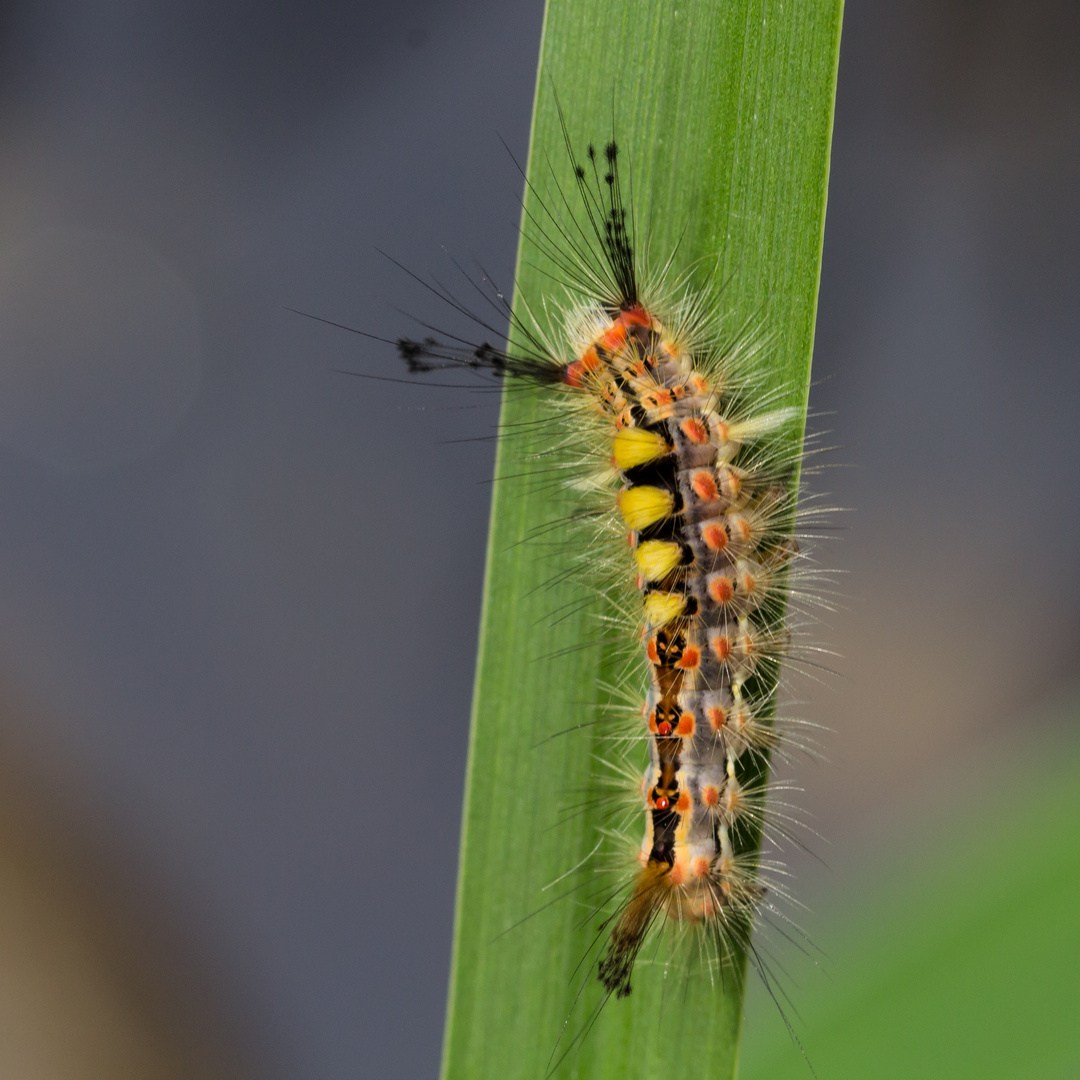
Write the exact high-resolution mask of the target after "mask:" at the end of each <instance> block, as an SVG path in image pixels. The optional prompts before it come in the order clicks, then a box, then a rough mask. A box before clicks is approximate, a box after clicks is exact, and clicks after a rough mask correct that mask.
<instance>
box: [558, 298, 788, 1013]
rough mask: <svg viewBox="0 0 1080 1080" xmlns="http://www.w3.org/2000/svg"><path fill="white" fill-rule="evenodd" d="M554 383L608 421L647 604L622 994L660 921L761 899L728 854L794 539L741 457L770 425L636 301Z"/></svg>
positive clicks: (773, 499) (709, 914)
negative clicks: (638, 818)
mask: <svg viewBox="0 0 1080 1080" xmlns="http://www.w3.org/2000/svg"><path fill="white" fill-rule="evenodd" d="M714 379H715V376H714ZM564 382H565V383H566V385H568V386H570V387H574V388H577V389H580V390H582V391H584V392H586V393H587V394H589V395H591V397H592V398H593V399H594V403H595V406H596V408H597V409H598V410H599V411H600V412H601V413H602V414H603V415H604V417H606V418H607V420H609V421H610V422H611V447H612V464H613V465H614V467H615V469H616V471H617V473H618V476H619V478H620V480H621V490H620V491H619V493H618V496H617V506H618V510H619V513H620V514H621V515H622V518H623V520H624V521H625V523H626V526H627V527H628V529H629V531H630V545H631V548H632V550H633V560H634V569H635V570H636V574H637V585H638V588H639V590H640V592H641V595H642V606H643V613H644V633H643V637H644V641H645V655H646V659H647V662H648V669H649V683H650V685H649V690H648V695H647V698H646V702H645V707H644V715H645V722H646V725H647V728H648V737H649V765H648V768H647V770H646V773H645V781H644V784H643V788H642V790H643V794H644V802H645V817H646V827H645V836H644V839H643V842H642V845H641V849H640V852H639V862H640V865H641V869H640V871H639V872H638V875H637V878H636V880H635V882H634V884H633V886H632V888H631V890H630V894H629V897H628V899H627V900H626V902H625V903H624V904H623V906H622V908H621V910H620V911H619V912H618V913H617V914H616V915H615V917H614V918H613V920H612V926H611V933H610V937H609V938H608V941H607V945H606V948H605V950H604V952H603V954H602V956H601V958H600V962H599V966H598V972H599V976H600V980H601V981H602V982H603V984H604V986H605V987H606V989H607V990H608V991H609V992H612V993H614V994H615V995H616V996H618V997H625V996H626V995H628V994H629V993H630V989H631V973H632V970H633V966H634V961H635V959H636V957H637V955H638V952H639V951H640V949H641V946H642V944H643V943H644V941H645V939H646V937H647V935H648V933H649V930H650V928H651V927H652V925H653V924H654V922H655V921H656V920H657V919H658V918H661V919H665V920H674V921H677V922H683V923H701V922H703V921H706V920H716V919H720V920H725V921H727V922H728V923H730V924H731V926H732V928H733V932H734V931H735V928H737V927H739V925H740V924H739V922H738V920H742V923H741V929H742V931H743V932H745V930H746V929H747V927H748V925H749V918H750V917H752V913H753V909H754V907H755V906H756V904H757V902H758V901H759V900H760V898H761V895H762V893H763V890H762V889H761V888H760V886H759V885H757V884H756V881H755V880H754V878H753V876H752V873H751V872H750V871H748V870H747V869H746V861H745V860H740V859H739V858H737V853H736V849H735V848H736V842H737V833H738V830H739V824H740V820H741V819H742V818H743V817H744V815H747V814H748V807H749V804H750V802H751V801H752V800H751V799H750V798H749V797H748V795H747V793H746V789H745V786H746V783H747V779H746V777H747V776H748V775H749V774H750V773H751V772H752V759H753V757H754V755H755V754H759V755H760V754H762V753H764V752H767V751H768V750H769V749H770V748H771V746H772V743H773V740H774V734H773V731H772V728H771V726H770V725H769V724H768V723H766V722H765V720H764V719H763V717H762V712H763V711H764V708H765V705H766V703H767V702H768V700H769V698H770V692H769V691H770V686H771V683H770V682H768V681H767V680H763V678H762V672H761V667H762V665H763V664H766V663H769V662H775V659H776V656H777V653H778V651H779V649H780V647H781V644H782V640H781V636H780V634H778V633H777V631H776V630H775V628H774V627H773V626H772V622H774V621H775V620H773V619H771V618H770V617H768V616H767V615H766V616H764V617H763V616H762V609H763V607H767V606H768V604H769V602H770V600H771V599H773V598H774V597H776V596H778V595H779V594H780V585H779V584H778V576H779V574H780V571H781V570H782V568H783V566H784V564H785V563H786V561H787V560H788V559H789V558H790V556H791V554H792V553H793V552H794V542H793V541H792V540H791V538H790V537H789V536H784V535H783V534H782V532H781V531H779V530H778V529H777V527H776V522H777V518H778V514H777V510H778V508H779V507H782V506H786V492H785V490H784V488H783V486H782V485H778V484H777V483H775V481H774V480H773V479H771V478H769V479H765V478H764V477H762V476H761V475H760V473H761V470H760V469H759V468H756V467H755V466H754V465H753V463H752V462H751V463H750V464H746V463H745V462H744V459H746V458H747V457H748V455H747V448H748V446H749V445H750V443H752V441H753V439H754V438H755V437H756V436H757V435H758V434H759V433H761V432H764V431H768V430H772V429H774V428H775V426H776V424H777V423H778V422H779V421H778V420H776V419H775V418H772V419H770V418H768V417H766V418H764V419H763V420H761V421H758V422H747V421H733V420H732V419H730V418H728V417H727V416H726V415H725V404H726V403H725V396H724V393H723V392H722V390H721V389H719V388H717V387H714V386H713V385H711V383H710V379H709V378H708V377H707V376H706V375H705V374H704V373H703V372H701V371H698V370H696V368H695V362H694V357H693V356H692V355H690V354H689V353H688V352H687V351H685V350H683V349H680V348H679V347H678V346H677V345H675V344H673V343H672V341H671V340H670V339H669V337H668V335H667V333H666V332H665V329H664V327H663V326H662V325H661V324H660V322H659V321H658V320H657V319H656V318H654V317H653V316H652V315H651V314H650V313H649V312H648V311H646V309H645V308H644V306H642V304H640V303H631V304H628V305H627V306H625V307H624V308H622V309H620V310H618V311H617V312H615V313H614V318H613V319H612V321H611V323H610V325H608V326H606V327H604V328H603V329H602V330H601V332H600V333H599V334H598V335H597V336H596V338H595V340H593V341H592V342H591V343H590V344H589V345H588V347H587V348H586V349H585V350H584V351H583V353H582V354H581V355H580V357H579V358H578V359H576V360H574V361H572V362H571V363H569V364H567V365H566V368H565V375H564ZM736 937H738V934H736Z"/></svg>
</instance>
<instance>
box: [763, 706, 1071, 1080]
mask: <svg viewBox="0 0 1080 1080" xmlns="http://www.w3.org/2000/svg"><path fill="white" fill-rule="evenodd" d="M1054 719H1055V720H1057V723H1056V724H1055V725H1053V726H1051V725H1050V724H1047V723H1045V722H1044V717H1042V716H1040V715H1039V714H1038V710H1037V709H1035V708H1031V709H1025V710H1024V715H1023V719H1022V723H1020V724H1018V725H1017V727H1016V730H1015V737H1014V738H1013V739H1012V740H1011V741H1010V743H1009V744H1004V742H1003V741H1002V740H1001V739H1000V736H992V735H991V736H988V737H993V738H997V739H998V741H999V742H1001V743H1002V745H1001V748H1000V749H1001V751H1002V752H1000V753H999V754H998V755H997V756H996V757H995V758H994V761H993V765H992V766H991V767H989V768H985V767H984V770H983V776H982V777H981V778H980V779H979V781H978V783H972V782H971V780H970V778H967V777H959V778H957V782H958V784H959V785H960V786H961V790H962V792H963V796H962V802H960V805H959V807H956V806H953V807H949V806H948V802H949V801H952V802H953V803H956V802H957V801H958V798H957V795H956V793H954V792H951V791H950V792H946V793H945V794H944V795H943V797H941V798H940V799H939V800H938V802H939V804H940V803H945V804H946V805H945V806H941V805H936V806H927V805H924V803H923V801H922V800H920V799H918V798H914V799H912V800H911V801H910V804H909V805H908V806H907V807H905V813H904V814H903V815H901V816H900V817H899V820H901V821H903V822H904V830H903V834H902V835H898V836H896V837H892V838H889V841H890V842H888V843H882V845H881V852H880V858H879V859H877V860H875V864H874V865H873V866H872V868H871V871H870V873H868V874H866V875H865V877H864V879H863V880H862V881H860V880H858V879H857V878H856V879H849V880H846V881H844V882H843V888H842V890H840V889H836V890H833V891H834V895H832V896H831V897H829V898H828V902H827V903H824V904H819V905H816V906H818V907H819V908H820V910H821V916H820V918H819V925H818V926H817V927H816V930H815V937H816V938H817V939H818V942H819V943H820V945H821V946H822V948H823V949H824V951H825V953H826V954H827V956H828V957H829V960H828V962H827V967H828V972H829V977H828V978H827V979H826V978H820V979H815V980H813V984H814V985H813V993H808V994H807V995H806V1000H805V1001H804V1002H803V1003H802V1004H803V1006H804V1007H803V1008H802V1010H801V1011H802V1016H803V1024H802V1027H803V1028H804V1029H805V1033H806V1047H807V1052H808V1053H809V1054H810V1057H811V1060H812V1061H813V1062H814V1065H815V1067H816V1068H817V1069H818V1071H819V1073H820V1074H821V1075H822V1076H827V1077H829V1078H830V1080H863V1078H864V1077H868V1076H872V1077H873V1078H874V1080H908V1078H910V1077H914V1076H918V1077H928V1078H938V1077H941V1078H945V1077H947V1078H948V1080H1007V1078H1008V1080H1011V1078H1014V1077H1024V1078H1025V1080H1036V1078H1037V1080H1043V1078H1045V1080H1051V1078H1057V1077H1067V1076H1080V1023H1078V1022H1077V1019H1078V1009H1077V993H1076V973H1077V971H1078V970H1080V918H1077V910H1076V909H1077V905H1076V897H1077V896H1078V895H1080V840H1078V838H1080V745H1078V744H1077V743H1076V739H1075V735H1073V733H1074V732H1076V730H1077V727H1078V725H1077V721H1078V720H1080V702H1076V701H1075V700H1074V701H1072V702H1070V703H1069V708H1068V715H1067V716H1061V717H1055V718H1054ZM1063 721H1064V722H1063ZM1066 740H1068V741H1066ZM1032 741H1035V744H1036V753H1035V754H1032V752H1031V746H1030V743H1031V742H1032ZM1040 744H1041V745H1040ZM879 840H880V837H879ZM808 982H809V980H808ZM807 989H809V988H807ZM768 1005H769V1003H767V1002H764V1001H759V1000H756V999H755V1001H754V1002H753V1009H752V1017H753V1020H754V1023H753V1025H752V1027H751V1026H750V1025H748V1027H749V1028H750V1030H749V1031H748V1034H747V1040H746V1042H747V1046H746V1055H745V1061H744V1068H743V1072H744V1074H745V1076H746V1078H747V1080H751V1078H753V1080H789V1078H790V1080H805V1077H806V1071H805V1068H800V1062H798V1061H791V1060H790V1056H789V1055H787V1054H785V1053H784V1052H783V1051H784V1050H786V1049H787V1047H786V1046H785V1043H786V1042H787V1040H786V1037H785V1034H784V1032H783V1029H782V1028H778V1025H777V1024H776V1022H775V1021H774V1018H773V1016H772V1010H771V1009H770V1008H769V1007H768Z"/></svg>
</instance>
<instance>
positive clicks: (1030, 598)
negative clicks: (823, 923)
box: [0, 0, 1080, 1080]
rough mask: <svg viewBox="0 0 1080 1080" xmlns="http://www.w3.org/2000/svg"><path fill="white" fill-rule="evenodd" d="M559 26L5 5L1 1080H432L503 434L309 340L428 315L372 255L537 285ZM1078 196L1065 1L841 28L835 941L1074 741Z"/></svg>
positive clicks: (501, 10)
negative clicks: (879, 869) (902, 869)
mask: <svg viewBox="0 0 1080 1080" xmlns="http://www.w3.org/2000/svg"><path fill="white" fill-rule="evenodd" d="M541 16H542V5H541V3H540V0H528V2H524V0H519V2H517V3H505V2H504V3H497V2H494V0H463V2H460V3H434V2H429V3H425V2H423V0H401V2H399V3H397V4H396V5H394V6H393V7H390V6H388V5H383V4H379V5H375V4H370V5H368V4H363V3H359V4H358V3H351V4H341V3H335V2H329V0H327V2H323V3H319V2H314V3H307V4H305V5H300V4H289V3H276V4H274V3H271V4H266V3H263V4H254V3H239V2H229V0H221V2H215V3H210V2H208V0H187V2H183V3H159V4H154V5H144V4H136V3H131V2H124V0H118V2H112V3H100V4H96V5H95V4H84V3H77V2H68V3H62V2H55V0H54V2H46V0H38V2H35V3H33V4H31V3H27V2H21V3H19V2H16V3H12V4H8V5H7V6H6V7H5V8H4V10H3V14H2V15H0V125H2V146H3V153H2V155H0V506H2V510H0V788H2V790H3V798H2V799H0V1073H2V1074H3V1075H5V1076H6V1075H13V1076H14V1075H18V1076H20V1077H22V1078H27V1080H34V1078H37V1077H42V1078H46V1077H54V1076H58V1077H59V1076H62V1077H65V1078H74V1080H82V1078H83V1077H99V1076H100V1077H110V1078H119V1077H127V1076H131V1077H157V1076H160V1077H162V1078H164V1077H173V1076H177V1077H180V1076H193V1075H200V1076H233V1077H236V1076H245V1075H247V1076H252V1077H255V1076H258V1077H266V1078H270V1080H275V1078H284V1077H310V1078H313V1080H345V1078H354V1077H383V1076H390V1075H395V1076H403V1077H414V1076H415V1077H425V1076H426V1077H430V1076H433V1075H434V1074H435V1072H436V1068H437V1061H438V1054H439V1045H440V1038H441V1028H442V1019H443V1007H444V998H445V989H446V980H447V973H448V965H449V947H450V929H451V920H452V900H453V888H454V874H455V863H456V848H457V833H458V817H459V811H460V800H461V792H462V784H463V774H464V762H465V750H466V736H467V721H468V708H469V694H470V688H471V682H472V672H473V662H474V648H475V633H476V625H477V619H478V614H479V599H480V586H481V574H482V568H483V558H484V540H485V535H486V514H487V507H488V498H489V490H490V489H489V485H488V483H487V481H488V478H489V476H490V473H491V463H492V456H493V445H492V443H491V441H490V436H491V434H492V431H493V425H494V423H495V418H496V408H497V401H496V399H495V398H494V397H493V396H492V395H487V396H485V395H480V394H468V393H465V394H462V393H454V392H444V391H439V390H437V389H433V388H423V389H415V388H406V387H400V386H396V385H394V384H383V383H375V382H368V381H363V380H360V379H354V378H349V377H348V376H346V375H343V374H340V373H339V372H338V369H351V370H362V371H365V372H370V373H374V374H382V375H388V376H396V375H398V374H399V369H398V364H397V360H396V358H395V357H394V356H393V351H392V350H391V349H387V348H382V347H380V346H378V345H377V344H374V343H370V342H366V341H365V340H364V339H362V338H358V337H355V336H351V335H349V334H347V333H344V332H342V331H334V330H331V329H330V328H327V327H325V326H321V325H319V324H318V323H314V322H311V321H310V320H305V319H303V318H300V317H298V316H296V315H292V314H290V313H289V312H288V311H287V310H286V308H288V307H292V308H299V309H301V310H304V311H307V312H311V313H314V314H318V315H324V316H327V317H329V318H332V319H336V320H340V321H342V322H345V323H348V324H350V325H352V326H356V327H363V328H366V329H371V330H374V331H375V332H377V333H385V334H387V335H388V336H390V337H394V336H396V335H397V334H399V333H403V332H410V330H411V329H412V326H411V324H410V323H409V322H408V320H407V319H406V318H405V316H403V315H400V314H398V312H397V311H396V310H395V309H396V308H397V307H401V308H403V309H406V310H408V311H410V312H414V313H417V314H419V315H420V316H421V317H425V318H428V319H431V320H432V321H444V320H445V316H444V313H443V312H442V311H441V310H440V309H439V307H438V305H437V304H436V303H435V302H434V301H433V300H432V299H431V298H429V297H426V296H425V295H424V294H423V292H422V291H421V290H419V289H417V288H415V287H413V286H410V284H409V282H408V281H407V279H404V278H403V276H402V275H401V274H400V273H399V272H398V271H396V270H395V269H394V268H393V267H392V266H391V265H390V264H389V263H388V262H387V261H386V260H385V259H384V258H382V257H381V256H380V255H379V254H378V253H377V251H376V249H377V248H379V249H383V250H386V251H388V252H390V253H391V254H392V255H393V256H394V257H395V258H396V259H398V260H400V262H401V263H403V264H404V265H406V266H408V267H410V268H414V269H416V270H418V271H421V272H426V271H434V272H437V273H439V272H442V271H443V270H445V268H446V265H447V262H446V253H447V252H449V253H451V254H453V255H455V256H459V257H461V258H463V259H466V260H468V259H470V258H472V257H473V256H475V257H476V258H478V259H480V260H481V261H482V262H483V263H484V265H485V266H486V267H487V268H488V269H489V270H490V271H491V272H492V274H493V276H494V277H495V279H496V280H497V281H500V282H508V281H509V279H510V268H511V267H512V263H513V253H514V249H515V245H516V232H515V223H516V221H517V216H518V214H517V209H518V208H517V197H518V192H519V189H520V177H519V176H518V174H517V171H516V168H515V166H514V164H513V162H512V161H511V160H510V158H509V156H508V155H507V153H506V152H505V151H504V149H503V148H502V146H501V145H500V143H499V139H498V136H502V138H503V139H505V140H506V142H507V144H508V145H509V147H510V149H511V150H512V151H513V152H514V153H515V154H517V155H518V156H519V157H520V158H522V159H523V158H524V153H525V149H526V144H527V136H528V123H529V116H530V106H531V98H532V93H533V80H534V71H535V61H536V55H537V50H538V45H539V33H540V23H541ZM1078 191H1080V7H1078V6H1077V5H1076V4H1075V3H1073V2H1071V0H1028V2H1025V3H1020V2H1019V0H1013V2H1005V0H997V2H994V0H979V2H977V3H976V2H975V0H921V2H908V3H899V4H898V3H886V2H884V0H861V2H853V3H851V4H850V5H849V8H848V12H847V16H846V22H845V28H844V41H843V49H842V57H841V68H840V83H839V100H838V105H837V116H836V133H835V142H834V147H833V164H832V180H831V189H830V200H829V214H828V225H827V232H826V241H825V262H824V271H823V278H822V289H821V308H820V316H819V323H818V336H817V348H816V356H815V374H816V378H817V382H816V385H815V388H814V391H813V398H812V406H813V408H814V409H815V410H816V412H817V413H819V414H820V415H819V418H818V420H817V421H816V425H817V427H818V428H827V429H830V430H831V432H832V434H830V435H829V436H828V437H827V439H826V441H827V442H829V443H831V444H832V443H835V444H837V445H839V447H840V449H839V450H838V451H837V452H835V453H834V454H832V455H830V461H831V462H835V463H838V464H841V465H843V466H844V467H843V468H834V469H830V470H827V471H826V473H825V474H824V475H823V476H821V477H819V478H816V479H815V480H814V485H815V487H816V488H817V489H819V490H827V491H830V492H831V493H832V498H831V501H833V502H835V503H836V504H837V505H840V506H844V507H851V508H853V512H851V513H849V514H847V515H845V521H844V525H845V536H844V538H843V539H842V540H841V541H839V542H838V543H835V544H830V545H828V547H827V549H826V550H824V551H823V552H822V553H821V561H823V562H824V563H825V564H826V565H830V566H834V567H838V568H840V569H843V570H845V571H846V572H847V573H846V575H845V580H844V581H843V583H842V585H841V590H842V591H843V592H844V593H845V594H846V596H847V598H848V599H847V600H845V601H844V608H843V610H842V611H841V612H839V613H838V614H837V615H836V616H835V617H833V618H831V619H830V620H829V626H828V627H827V629H826V631H825V637H826V640H827V641H828V642H829V643H830V644H832V645H833V646H835V648H836V649H837V650H838V651H840V652H841V653H842V654H843V655H844V659H843V661H841V662H840V663H839V665H838V666H839V667H840V668H841V670H842V675H841V677H839V678H835V679H832V680H831V681H829V683H828V684H827V685H826V686H825V687H823V688H821V689H815V690H814V691H813V698H814V700H813V704H812V706H810V707H807V708H806V709H804V710H803V712H805V713H808V714H809V715H810V716H811V717H812V718H813V719H815V720H817V721H819V722H821V723H824V724H827V725H829V727H831V728H832V729H833V732H834V733H833V734H832V735H830V736H828V737H827V738H826V740H825V743H826V746H825V750H826V755H827V757H828V758H829V759H830V760H829V762H828V763H826V764H818V763H816V762H811V763H808V764H806V765H802V766H800V767H799V768H798V769H797V770H796V772H797V777H798V781H799V783H800V785H801V786H804V787H805V788H806V789H807V791H806V795H805V797H804V798H803V799H802V800H801V801H802V802H803V803H804V804H805V805H806V806H807V807H808V809H809V811H810V812H811V813H812V814H813V815H814V817H815V828H817V829H818V830H819V831H820V832H821V833H822V834H824V835H825V836H826V837H828V838H829V839H830V840H831V841H832V844H831V846H830V847H829V849H828V855H827V861H828V862H829V863H830V864H831V866H832V869H831V871H830V872H829V873H827V874H826V873H825V872H823V871H822V870H821V869H820V868H819V867H817V866H816V864H813V863H808V864H807V865H806V866H805V867H804V868H803V871H804V877H805V878H806V885H805V888H806V889H807V890H808V893H809V895H811V896H812V897H813V898H814V903H815V904H817V905H819V906H820V904H822V903H827V902H828V896H829V894H830V890H832V891H842V890H844V889H845V888H846V887H847V886H846V882H847V881H848V880H849V877H851V876H857V875H858V874H859V873H860V872H861V871H862V869H864V868H865V864H866V863H867V862H868V861H871V862H872V860H873V859H874V858H880V857H881V856H880V848H881V845H882V842H883V838H887V837H892V836H895V835H896V831H897V829H899V828H901V826H902V825H903V823H904V817H903V815H904V814H905V812H906V811H907V809H908V808H909V807H910V806H911V804H912V800H913V799H920V800H922V799H933V798H936V797H937V794H936V793H940V792H942V791H947V790H953V791H955V790H961V789H962V784H963V777H964V776H966V775H968V774H969V773H970V772H971V771H972V770H973V769H978V768H979V767H982V766H980V765H979V763H980V762H983V763H984V765H985V767H986V768H992V767H993V763H994V762H995V761H997V762H1000V760H1001V758H1002V756H1003V755H1005V754H1010V753H1014V752H1016V750H1017V749H1018V748H1019V749H1020V750H1025V749H1027V748H1029V747H1031V746H1033V745H1036V744H1039V743H1040V741H1042V740H1044V739H1046V740H1051V741H1052V740H1053V739H1054V738H1056V737H1057V733H1055V732H1053V731H1052V730H1050V729H1051V728H1052V726H1053V725H1052V723H1049V722H1042V723H1040V722H1038V718H1039V716H1040V715H1041V714H1043V713H1046V712H1047V711H1048V709H1049V706H1048V705H1047V703H1049V702H1053V701H1054V700H1057V699H1059V698H1061V697H1063V696H1065V695H1067V694H1069V693H1071V692H1072V688H1073V687H1074V686H1075V681H1076V679H1077V674H1078V667H1080V663H1078V661H1080V649H1078V643H1080V617H1078V616H1080V604H1078V599H1080V559H1078V558H1077V556H1078V555H1080V483H1078V477H1077V473H1078V469H1077V463H1078V461H1080V453H1078V450H1077V445H1076V435H1075V431H1076V419H1075V418H1076V417H1077V416H1078V415H1080V368H1078V364H1077V355H1078V350H1080V304H1078V298H1080V261H1078V258H1077V252H1078V250H1080V202H1078V196H1077V192H1078ZM444 249H445V250H444ZM457 440H473V441H466V442H459V441H457ZM1049 714H1051V715H1053V714H1054V712H1053V709H1049ZM388 777H389V779H388ZM958 781H959V783H958ZM388 785H389V787H390V790H388ZM390 794H393V795H394V796H396V797H394V798H393V802H392V805H393V826H392V828H393V835H394V846H393V850H388V848H387V845H386V843H385V841H381V840H380V838H379V836H377V835H376V829H375V827H374V822H375V820H376V818H378V819H379V821H380V828H381V827H383V825H384V824H385V819H386V815H387V810H386V806H387V802H386V799H387V797H388V795H390ZM875 852H876V853H877V854H875ZM400 853H405V854H406V855H407V857H401V856H400ZM395 856H399V857H395ZM804 921H805V922H807V923H808V925H809V926H810V928H811V929H812V927H813V920H812V918H811V919H806V920H804Z"/></svg>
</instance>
